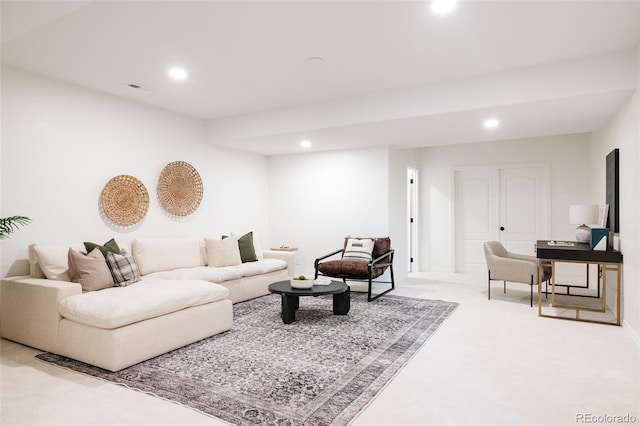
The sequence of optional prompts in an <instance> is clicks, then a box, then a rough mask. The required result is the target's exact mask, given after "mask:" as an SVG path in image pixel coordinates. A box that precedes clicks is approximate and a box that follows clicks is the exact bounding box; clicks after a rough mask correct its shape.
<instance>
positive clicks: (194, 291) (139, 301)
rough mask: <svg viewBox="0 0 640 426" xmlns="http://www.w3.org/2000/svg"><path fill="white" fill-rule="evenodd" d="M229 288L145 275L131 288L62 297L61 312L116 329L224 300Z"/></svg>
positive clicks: (95, 324) (59, 305)
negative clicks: (146, 276)
mask: <svg viewBox="0 0 640 426" xmlns="http://www.w3.org/2000/svg"><path fill="white" fill-rule="evenodd" d="M228 295H229V290H227V289H226V288H225V287H223V286H221V285H217V284H213V283H210V282H206V281H195V280H187V281H168V280H163V279H157V278H144V279H143V280H142V281H139V282H137V283H135V284H133V285H130V286H128V287H112V288H107V289H105V290H101V291H92V292H89V293H83V294H78V295H75V296H70V297H67V298H65V299H62V300H61V301H60V302H59V304H58V311H59V313H60V315H62V316H63V317H65V318H68V319H69V320H72V321H75V322H78V323H81V324H86V325H89V326H92V327H97V328H103V329H113V328H118V327H123V326H125V325H129V324H133V323H136V322H139V321H144V320H146V319H149V318H155V317H159V316H161V315H166V314H170V313H172V312H176V311H179V310H182V309H186V308H189V307H192V306H199V305H204V304H205V303H211V302H215V301H218V300H223V299H225V298H226V297H227V296H228Z"/></svg>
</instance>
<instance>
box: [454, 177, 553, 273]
mask: <svg viewBox="0 0 640 426" xmlns="http://www.w3.org/2000/svg"><path fill="white" fill-rule="evenodd" d="M454 191H455V194H454V235H455V237H454V247H455V248H454V252H455V253H454V262H455V267H454V270H455V271H456V272H463V273H473V274H479V273H484V272H486V262H485V258H484V248H483V243H484V242H485V241H491V240H497V241H500V242H501V243H502V244H503V245H504V246H505V247H506V248H507V250H509V251H513V252H515V253H521V254H528V255H534V250H535V249H534V247H535V242H536V240H538V239H546V238H547V236H548V233H549V211H550V204H549V166H548V165H546V164H544V165H532V166H514V167H505V166H500V167H498V166H487V167H473V168H464V169H459V170H455V171H454Z"/></svg>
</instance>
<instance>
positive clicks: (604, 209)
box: [598, 204, 609, 228]
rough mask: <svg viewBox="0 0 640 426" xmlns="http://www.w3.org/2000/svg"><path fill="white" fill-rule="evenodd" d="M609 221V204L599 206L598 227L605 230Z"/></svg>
mask: <svg viewBox="0 0 640 426" xmlns="http://www.w3.org/2000/svg"><path fill="white" fill-rule="evenodd" d="M608 220H609V204H600V205H599V206H598V226H599V227H600V228H606V226H607V221H608Z"/></svg>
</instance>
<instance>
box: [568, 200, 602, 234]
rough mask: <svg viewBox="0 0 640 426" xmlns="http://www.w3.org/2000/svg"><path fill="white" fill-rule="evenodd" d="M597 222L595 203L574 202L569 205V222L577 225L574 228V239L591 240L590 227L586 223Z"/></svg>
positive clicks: (596, 206)
mask: <svg viewBox="0 0 640 426" xmlns="http://www.w3.org/2000/svg"><path fill="white" fill-rule="evenodd" d="M596 222H598V205H597V204H576V205H573V206H569V223H571V224H572V225H579V226H578V227H577V228H576V241H578V242H580V243H588V242H590V241H591V228H590V227H589V226H587V225H588V224H593V223H596Z"/></svg>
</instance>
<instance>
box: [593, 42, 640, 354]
mask: <svg viewBox="0 0 640 426" xmlns="http://www.w3.org/2000/svg"><path fill="white" fill-rule="evenodd" d="M639 52H640V48H639ZM639 58H640V55H639ZM639 61H640V59H639ZM638 70H639V71H638V87H640V63H639V65H638ZM639 145H640V95H638V91H637V90H636V92H635V94H634V95H633V96H632V97H631V98H630V99H629V100H628V101H627V102H626V103H625V104H624V105H623V106H622V107H621V108H620V110H619V111H618V113H617V114H616V115H615V117H614V118H613V119H612V120H611V122H610V123H609V124H608V125H607V126H606V127H605V128H604V129H603V130H602V131H601V132H598V133H595V134H594V135H593V153H594V154H593V158H592V165H591V169H592V170H593V173H594V176H595V177H596V179H595V180H594V182H593V188H592V190H593V192H594V193H595V194H597V198H598V200H599V202H600V203H604V202H605V199H606V198H605V194H606V187H605V183H606V176H605V171H606V163H605V158H606V156H607V154H609V153H610V152H611V151H612V150H613V149H615V148H618V149H620V169H619V172H620V233H619V234H618V236H619V238H620V251H622V255H623V256H624V266H623V270H622V271H623V274H622V277H623V279H622V285H623V290H622V303H623V307H622V314H623V322H624V326H625V327H627V328H628V329H629V330H630V331H631V334H632V335H633V336H634V338H635V340H636V342H637V343H638V344H640V289H639V288H638V285H639V284H640V265H638V260H640V215H639V214H638V211H639V210H640V172H639V171H638V167H639V165H640V147H639Z"/></svg>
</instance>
